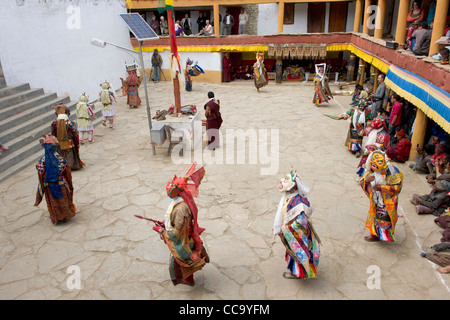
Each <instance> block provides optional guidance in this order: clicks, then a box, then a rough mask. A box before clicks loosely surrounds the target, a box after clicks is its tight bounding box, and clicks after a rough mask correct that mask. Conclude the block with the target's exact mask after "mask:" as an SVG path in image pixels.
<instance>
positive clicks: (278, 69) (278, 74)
mask: <svg viewBox="0 0 450 320" xmlns="http://www.w3.org/2000/svg"><path fill="white" fill-rule="evenodd" d="M282 77H283V59H282V58H277V60H276V62H275V82H276V83H281V78H282Z"/></svg>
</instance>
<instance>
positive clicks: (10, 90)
mask: <svg viewBox="0 0 450 320" xmlns="http://www.w3.org/2000/svg"><path fill="white" fill-rule="evenodd" d="M30 89H31V88H30V85H29V84H28V83H19V84H15V85H13V86H7V87H4V88H1V89H0V98H4V97H7V96H10V95H12V94H15V93H19V92H23V91H27V90H30Z"/></svg>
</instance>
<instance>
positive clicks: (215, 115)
mask: <svg viewBox="0 0 450 320" xmlns="http://www.w3.org/2000/svg"><path fill="white" fill-rule="evenodd" d="M208 98H209V101H208V102H207V103H206V104H205V107H204V108H205V117H206V135H207V136H208V142H207V145H208V149H211V150H215V148H217V147H218V146H219V143H220V141H219V129H220V127H221V125H222V121H223V120H222V116H221V114H220V105H219V104H220V101H219V100H215V99H214V92H211V91H210V92H208Z"/></svg>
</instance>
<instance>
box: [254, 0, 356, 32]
mask: <svg viewBox="0 0 450 320" xmlns="http://www.w3.org/2000/svg"><path fill="white" fill-rule="evenodd" d="M355 7H356V5H355V2H349V3H348V12H347V23H346V31H347V32H351V31H353V21H354V19H355ZM329 8H330V6H329V3H327V7H326V16H325V18H326V21H325V30H324V31H325V32H328V26H329V21H328V19H329V10H330V9H329ZM258 9H259V19H258V35H259V36H263V35H269V34H276V33H277V30H278V4H277V3H269V4H260V5H259V6H258ZM283 32H284V33H307V32H308V3H296V4H295V6H294V23H293V24H284V25H283Z"/></svg>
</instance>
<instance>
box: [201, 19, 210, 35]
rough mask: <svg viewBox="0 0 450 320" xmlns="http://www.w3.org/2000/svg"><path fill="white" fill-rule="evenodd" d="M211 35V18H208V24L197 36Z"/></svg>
mask: <svg viewBox="0 0 450 320" xmlns="http://www.w3.org/2000/svg"><path fill="white" fill-rule="evenodd" d="M201 35H203V36H210V35H212V25H211V24H210V23H209V20H206V26H205V27H204V28H203V29H202V30H200V32H199V33H197V36H201Z"/></svg>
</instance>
